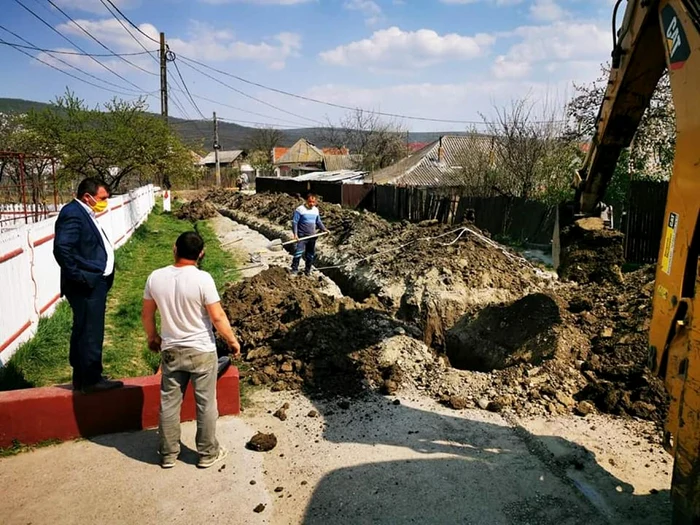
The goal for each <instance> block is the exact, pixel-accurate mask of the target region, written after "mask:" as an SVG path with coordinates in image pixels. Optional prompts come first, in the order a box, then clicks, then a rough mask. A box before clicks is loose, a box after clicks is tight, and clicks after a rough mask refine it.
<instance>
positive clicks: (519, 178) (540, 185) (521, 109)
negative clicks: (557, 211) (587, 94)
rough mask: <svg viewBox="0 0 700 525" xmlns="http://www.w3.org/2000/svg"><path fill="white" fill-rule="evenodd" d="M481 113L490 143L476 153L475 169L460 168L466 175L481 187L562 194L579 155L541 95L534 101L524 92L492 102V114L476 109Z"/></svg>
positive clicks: (527, 195) (529, 195)
mask: <svg viewBox="0 0 700 525" xmlns="http://www.w3.org/2000/svg"><path fill="white" fill-rule="evenodd" d="M538 108H539V111H538ZM482 119H483V120H484V124H485V125H486V134H487V135H488V136H489V137H490V141H491V147H490V148H489V149H488V150H487V151H488V153H483V152H482V153H481V154H480V155H477V156H476V160H475V161H473V162H476V163H477V165H476V166H472V167H475V168H477V169H476V170H475V172H471V173H470V172H468V171H465V176H466V177H467V178H472V177H473V178H474V179H475V180H476V182H477V183H478V184H482V187H481V188H479V189H480V191H481V193H486V194H494V193H497V194H501V195H507V196H511V197H522V198H524V199H539V200H552V201H558V200H560V199H562V198H565V196H566V194H567V193H568V191H569V189H568V187H569V184H570V181H571V173H572V172H573V168H574V166H575V165H576V163H577V162H578V161H579V156H578V154H577V151H578V150H577V148H576V145H575V143H573V142H572V141H571V140H569V139H567V137H565V133H564V132H565V120H564V118H563V115H559V112H558V111H557V110H556V109H550V107H549V105H548V103H547V101H543V102H541V103H540V104H538V103H536V102H535V101H532V100H530V99H529V98H528V97H524V98H521V99H516V100H513V101H512V102H511V104H510V105H509V106H503V107H500V108H499V107H497V108H495V116H494V117H493V118H491V119H489V118H487V117H485V116H484V115H482ZM484 155H487V157H486V158H485V159H484ZM466 164H467V166H466V169H469V167H470V166H469V164H468V163H466Z"/></svg>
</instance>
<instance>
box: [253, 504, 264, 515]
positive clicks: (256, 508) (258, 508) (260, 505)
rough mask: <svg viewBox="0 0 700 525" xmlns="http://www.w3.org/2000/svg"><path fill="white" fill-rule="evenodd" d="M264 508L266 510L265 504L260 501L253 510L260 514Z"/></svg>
mask: <svg viewBox="0 0 700 525" xmlns="http://www.w3.org/2000/svg"><path fill="white" fill-rule="evenodd" d="M264 510H265V505H264V504H262V503H258V505H257V506H256V507H255V508H254V509H253V512H255V513H256V514H260V513H261V512H262V511H264Z"/></svg>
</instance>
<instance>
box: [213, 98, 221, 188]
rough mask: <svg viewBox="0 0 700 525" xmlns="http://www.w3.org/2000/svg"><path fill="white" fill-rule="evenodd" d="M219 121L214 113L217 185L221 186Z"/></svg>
mask: <svg viewBox="0 0 700 525" xmlns="http://www.w3.org/2000/svg"><path fill="white" fill-rule="evenodd" d="M220 148H221V146H220V145H219V121H218V120H216V111H214V161H215V162H216V185H217V186H221V165H220V164H219V149H220Z"/></svg>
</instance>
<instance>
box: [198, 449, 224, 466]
mask: <svg viewBox="0 0 700 525" xmlns="http://www.w3.org/2000/svg"><path fill="white" fill-rule="evenodd" d="M227 455H228V450H226V449H225V448H224V447H219V453H218V454H217V455H216V456H215V457H213V458H206V459H205V458H202V459H200V460H199V463H197V466H198V467H199V468H209V467H211V466H212V465H214V464H215V463H218V462H219V461H221V460H222V459H224V458H225V457H226V456H227Z"/></svg>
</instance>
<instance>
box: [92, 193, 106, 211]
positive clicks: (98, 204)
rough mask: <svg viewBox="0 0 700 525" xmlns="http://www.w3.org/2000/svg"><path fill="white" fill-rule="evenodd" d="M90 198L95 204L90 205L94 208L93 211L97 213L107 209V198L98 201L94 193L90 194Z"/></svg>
mask: <svg viewBox="0 0 700 525" xmlns="http://www.w3.org/2000/svg"><path fill="white" fill-rule="evenodd" d="M90 198H91V199H92V202H93V204H90V205H89V206H90V208H92V211H94V212H95V213H102V212H103V211H105V210H106V209H107V201H106V200H104V201H98V200H96V199H95V198H94V197H93V196H92V195H91V196H90Z"/></svg>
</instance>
